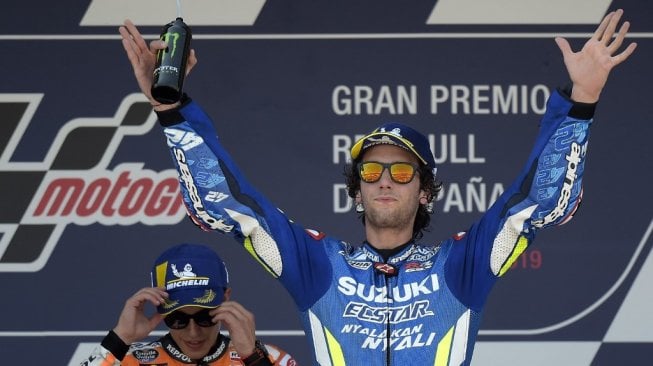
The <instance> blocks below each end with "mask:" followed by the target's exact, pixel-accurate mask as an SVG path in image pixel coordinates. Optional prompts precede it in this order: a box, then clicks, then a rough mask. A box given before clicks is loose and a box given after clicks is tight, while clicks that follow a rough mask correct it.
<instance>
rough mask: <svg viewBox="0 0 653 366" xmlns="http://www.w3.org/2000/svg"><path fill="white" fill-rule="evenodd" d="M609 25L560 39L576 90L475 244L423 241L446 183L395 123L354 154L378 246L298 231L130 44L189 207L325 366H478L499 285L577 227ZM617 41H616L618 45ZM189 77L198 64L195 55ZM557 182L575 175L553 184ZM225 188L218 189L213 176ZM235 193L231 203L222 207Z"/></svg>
mask: <svg viewBox="0 0 653 366" xmlns="http://www.w3.org/2000/svg"><path fill="white" fill-rule="evenodd" d="M621 16H622V11H621V10H618V11H616V12H611V13H610V14H608V15H607V16H606V17H605V18H604V19H603V21H602V22H601V24H600V25H599V26H598V28H597V30H596V32H595V33H594V34H593V36H592V37H591V38H590V39H589V40H588V41H587V43H586V44H585V45H584V47H583V49H582V50H581V51H579V52H573V51H572V50H571V48H570V46H569V43H568V42H567V41H566V40H565V39H562V38H556V42H557V44H558V46H559V48H560V50H561V52H562V55H563V57H564V61H565V65H566V67H567V71H568V73H569V76H570V79H571V82H572V88H571V91H563V90H558V91H555V92H554V93H553V94H552V95H551V97H550V99H549V101H548V104H547V111H546V113H545V115H544V116H543V118H542V120H541V126H540V131H539V135H538V136H537V140H536V142H535V146H534V148H533V151H532V153H531V154H530V156H529V158H528V161H527V163H526V166H525V167H524V168H523V170H522V171H521V173H520V174H519V176H518V177H517V179H516V180H515V182H514V183H513V184H512V185H511V186H510V187H509V188H508V189H506V191H505V192H504V193H503V195H502V196H501V197H500V198H499V199H498V200H497V201H496V202H495V203H494V204H493V205H492V206H491V208H490V209H488V210H487V212H486V213H485V214H484V215H483V216H482V217H481V218H480V219H479V220H478V221H477V222H475V223H474V224H473V225H471V227H470V228H469V229H468V231H467V232H465V233H458V234H456V235H455V236H453V237H452V238H450V239H447V240H445V241H443V242H442V243H440V244H439V245H437V246H433V245H423V244H418V243H417V240H419V239H420V238H421V234H422V230H423V229H424V228H425V227H426V226H427V225H428V224H429V214H430V211H431V210H432V204H433V201H434V199H435V198H436V197H437V193H438V191H439V190H440V187H441V183H440V182H439V181H438V180H437V179H436V177H435V172H436V171H435V162H434V158H433V154H432V152H431V150H430V147H429V143H428V141H427V139H426V137H425V136H423V135H422V134H420V133H419V132H417V131H415V130H413V129H412V128H410V127H408V126H404V125H401V124H386V125H383V126H381V127H379V128H378V129H376V130H375V131H373V132H371V133H370V134H368V135H367V136H364V137H363V138H362V139H360V140H359V141H358V142H357V143H356V144H355V145H354V146H353V148H352V149H351V158H352V163H351V167H350V169H349V174H348V176H347V184H348V192H349V195H350V196H351V197H352V198H353V199H354V202H355V203H356V209H357V211H358V212H360V214H361V216H362V218H363V222H364V228H365V235H366V241H365V242H364V243H362V244H361V245H356V246H354V245H350V244H348V243H347V242H344V241H341V240H339V239H335V238H331V237H328V236H326V235H324V234H322V233H320V232H317V231H313V230H308V229H306V228H304V227H301V226H300V225H298V224H296V223H294V222H293V221H292V220H290V219H289V218H288V217H287V216H286V215H285V214H284V213H283V212H282V211H280V210H279V209H277V207H276V206H275V205H273V204H272V203H271V202H270V201H269V200H268V199H266V198H265V197H263V196H262V195H261V194H260V193H259V192H258V191H257V190H256V189H255V188H254V187H253V186H252V185H251V184H250V183H249V182H248V181H247V180H246V179H245V178H244V177H243V175H242V173H241V172H240V170H239V169H238V167H237V166H236V165H235V163H234V161H233V160H232V159H231V157H230V156H229V155H228V153H227V152H226V151H225V149H224V147H223V146H222V145H221V143H220V142H219V141H218V139H217V137H216V136H217V134H216V132H215V130H214V127H213V122H212V121H211V119H210V118H209V117H208V116H207V115H206V114H205V113H204V112H203V110H202V109H201V108H200V107H199V106H198V105H197V104H196V103H195V102H193V101H192V100H191V99H190V98H188V97H185V98H182V100H181V101H180V102H178V103H175V104H171V105H161V104H159V103H158V102H156V101H155V100H154V99H153V98H152V97H151V94H150V87H151V84H152V71H153V68H154V55H155V52H156V51H157V50H158V49H162V48H164V47H165V44H164V43H162V42H161V41H153V42H151V44H150V45H149V47H148V45H147V44H146V42H145V41H144V39H143V37H142V36H141V34H140V33H139V32H138V30H137V29H136V27H135V26H134V25H133V24H132V23H131V22H129V21H126V22H125V25H124V26H123V27H121V28H120V32H121V35H122V38H123V46H124V48H125V50H126V52H127V55H128V57H129V59H130V61H131V63H132V66H133V67H134V72H135V75H136V78H137V80H138V82H139V85H140V87H141V90H142V91H143V93H144V94H145V95H146V96H148V98H149V99H150V101H151V102H152V105H153V106H154V110H155V111H156V112H157V113H158V117H159V120H160V122H161V124H162V125H163V126H164V131H165V136H166V137H167V142H168V146H169V148H170V150H171V153H172V156H173V160H174V163H175V164H176V166H177V169H178V172H179V175H180V184H181V190H182V194H183V198H184V201H185V203H186V206H187V208H188V210H189V215H190V217H191V218H192V219H193V220H194V222H195V223H196V224H197V225H199V226H200V227H202V228H203V229H205V230H210V231H218V232H222V233H228V234H230V235H232V236H233V237H234V238H235V239H236V240H237V241H238V242H240V243H241V244H242V245H243V246H244V247H245V249H246V250H247V251H248V252H249V253H250V254H251V255H252V256H253V257H254V258H255V259H256V260H257V261H258V262H259V263H260V264H261V265H262V266H263V267H265V269H266V270H267V271H268V272H269V273H270V274H271V275H272V276H274V277H276V278H278V279H279V281H281V283H282V284H283V286H284V287H285V288H286V289H287V291H288V292H289V293H290V295H291V296H292V298H293V299H294V301H295V303H296V305H297V308H298V310H299V312H300V314H301V318H302V321H303V324H304V328H305V332H306V334H307V336H308V337H309V338H310V343H311V345H312V347H313V351H314V360H313V362H314V364H319V365H345V364H348V365H438V366H440V365H469V364H470V362H471V357H472V352H473V348H474V342H475V338H476V335H477V333H478V330H479V324H480V320H481V314H482V311H483V306H484V304H485V302H486V299H487V296H488V293H489V292H490V290H491V288H492V286H493V284H494V283H495V281H496V280H497V279H498V278H499V277H501V276H502V275H503V274H504V273H505V272H506V271H507V270H508V269H509V268H510V266H511V265H512V263H513V262H514V261H515V259H516V258H517V257H518V256H519V255H520V254H521V253H522V252H523V251H524V250H525V249H526V248H528V246H529V245H530V244H531V243H532V241H533V239H534V237H535V233H536V232H537V230H539V229H540V228H544V227H548V226H552V225H558V224H562V223H564V222H566V221H567V220H568V219H569V218H570V217H571V215H572V214H573V213H574V211H575V209H576V208H577V206H578V204H579V202H580V198H581V177H582V174H583V168H584V161H585V153H586V148H587V142H588V134H589V126H590V123H591V122H592V118H593V113H594V107H595V104H596V102H597V101H598V99H599V95H600V93H601V90H602V89H603V87H604V85H605V83H606V81H607V78H608V75H609V73H610V71H611V69H612V68H613V67H614V66H616V65H618V64H619V63H621V62H623V61H624V60H626V59H627V58H628V57H629V56H630V54H632V52H633V51H634V49H635V47H636V44H634V43H631V44H630V45H629V46H628V47H626V48H625V50H623V51H622V52H620V53H617V50H618V49H619V48H620V47H621V45H622V42H623V40H624V38H625V36H626V34H627V31H628V27H629V23H628V22H624V23H623V24H622V26H621V27H620V28H619V30H618V31H617V26H618V24H619V21H620V18H621ZM615 34H616V37H613V36H614V35H615ZM189 60H190V61H189V64H188V66H189V67H188V70H190V69H191V68H192V67H193V66H194V65H195V63H196V62H197V59H196V57H195V54H194V52H192V51H191V55H190V58H189ZM552 172H562V173H560V174H553V173H552ZM208 175H213V176H221V177H224V178H225V179H217V180H211V181H210V182H207V181H206V180H203V179H200V178H201V177H203V176H208ZM216 192H222V193H224V195H221V197H220V199H212V198H211V197H214V196H215V193H216Z"/></svg>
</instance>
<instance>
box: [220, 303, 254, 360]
mask: <svg viewBox="0 0 653 366" xmlns="http://www.w3.org/2000/svg"><path fill="white" fill-rule="evenodd" d="M212 314H213V321H215V322H222V324H223V325H224V326H225V327H226V328H227V330H228V331H229V336H230V337H231V343H233V345H234V347H235V348H236V351H238V354H240V355H242V356H248V355H250V354H251V353H252V352H253V351H254V343H255V342H256V333H255V332H256V324H255V323H254V314H252V313H251V312H249V311H248V310H247V309H245V308H244V307H243V306H242V305H240V304H239V303H237V302H235V301H225V302H223V303H222V304H220V306H219V307H218V308H217V309H215V310H214V311H213V312H212Z"/></svg>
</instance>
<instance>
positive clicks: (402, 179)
mask: <svg viewBox="0 0 653 366" xmlns="http://www.w3.org/2000/svg"><path fill="white" fill-rule="evenodd" d="M386 169H388V171H389V172H390V178H391V179H392V181H393V182H395V183H399V184H407V183H410V182H411V181H412V180H413V177H415V172H416V171H417V165H415V164H412V163H401V162H399V163H380V162H378V161H365V162H361V163H359V164H358V175H359V176H360V178H361V180H362V181H363V182H365V183H374V182H378V181H379V179H381V175H383V171H384V170H386Z"/></svg>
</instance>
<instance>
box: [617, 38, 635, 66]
mask: <svg viewBox="0 0 653 366" xmlns="http://www.w3.org/2000/svg"><path fill="white" fill-rule="evenodd" d="M635 48H637V43H635V42H633V43H631V44H629V45H628V47H626V49H625V50H623V52H621V53H620V54H618V55H614V56H613V57H612V60H613V63H614V66H616V65H619V64H620V63H622V62H624V61H626V59H628V57H630V55H631V54H632V53H633V52H635Z"/></svg>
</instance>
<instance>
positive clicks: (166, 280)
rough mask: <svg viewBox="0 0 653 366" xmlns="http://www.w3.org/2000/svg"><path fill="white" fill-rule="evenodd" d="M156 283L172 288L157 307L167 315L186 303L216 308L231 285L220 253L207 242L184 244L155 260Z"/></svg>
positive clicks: (154, 281) (154, 285)
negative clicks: (165, 298) (163, 301)
mask: <svg viewBox="0 0 653 366" xmlns="http://www.w3.org/2000/svg"><path fill="white" fill-rule="evenodd" d="M151 276H152V287H161V288H164V289H165V290H166V291H167V292H168V295H169V297H168V300H167V301H166V302H165V303H164V304H162V305H160V306H158V307H157V311H158V312H159V313H161V314H163V315H167V314H169V313H171V312H173V311H175V310H177V309H179V308H183V307H186V306H199V307H203V308H215V307H217V306H219V305H220V304H221V303H222V300H223V298H224V291H225V289H226V288H227V287H229V274H228V273H227V268H226V267H225V264H224V262H223V261H222V259H220V257H219V256H218V254H217V253H216V252H215V251H213V250H212V249H210V248H209V247H207V246H204V245H199V244H180V245H176V246H174V247H172V248H170V249H168V250H166V251H165V252H163V253H162V254H161V255H160V256H159V258H157V260H156V261H155V262H154V267H153V269H152V273H151Z"/></svg>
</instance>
